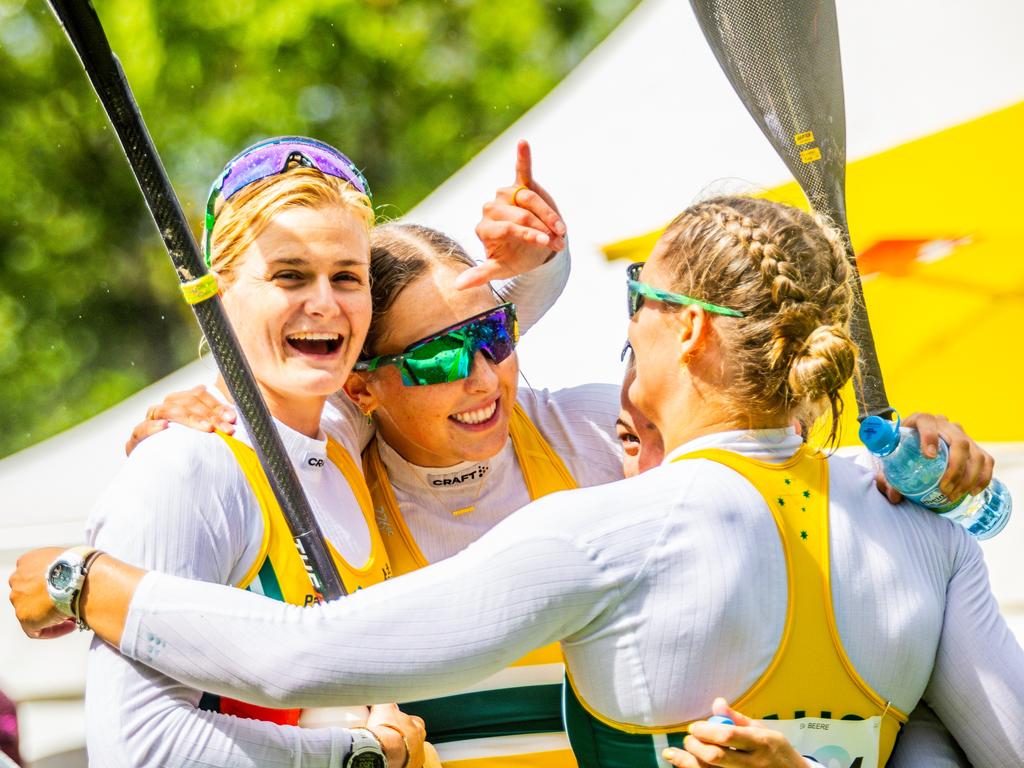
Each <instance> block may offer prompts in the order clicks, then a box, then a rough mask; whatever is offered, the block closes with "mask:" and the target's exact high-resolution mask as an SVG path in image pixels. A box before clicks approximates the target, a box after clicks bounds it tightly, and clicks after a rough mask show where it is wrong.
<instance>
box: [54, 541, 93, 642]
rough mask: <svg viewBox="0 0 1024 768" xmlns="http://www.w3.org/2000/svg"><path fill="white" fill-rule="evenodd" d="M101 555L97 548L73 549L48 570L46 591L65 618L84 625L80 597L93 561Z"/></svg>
mask: <svg viewBox="0 0 1024 768" xmlns="http://www.w3.org/2000/svg"><path fill="white" fill-rule="evenodd" d="M99 554H100V551H99V550H98V549H96V548H95V547H72V548H71V549H68V550H65V551H64V552H62V553H61V554H60V555H59V556H58V557H57V559H56V560H54V561H53V562H52V563H50V567H49V568H47V569H46V591H47V592H48V593H49V595H50V599H51V600H52V601H53V604H54V606H56V608H57V610H58V611H60V612H61V613H62V614H64V615H65V616H67V617H69V618H72V619H75V620H76V621H77V622H78V625H79V627H84V626H85V625H84V623H83V622H82V620H81V619H80V618H79V616H78V595H79V593H80V592H81V591H82V585H83V584H85V576H86V574H87V573H88V572H89V566H90V565H92V561H93V560H94V559H96V557H97V556H98V555H99Z"/></svg>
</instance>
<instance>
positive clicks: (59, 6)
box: [48, 0, 345, 600]
mask: <svg viewBox="0 0 1024 768" xmlns="http://www.w3.org/2000/svg"><path fill="white" fill-rule="evenodd" d="M48 2H49V4H50V8H51V9H52V10H53V13H54V14H55V15H56V17H57V19H58V20H59V21H60V23H61V26H63V27H64V31H65V32H66V33H67V36H68V39H69V40H70V41H71V45H72V46H73V47H74V49H75V52H76V53H77V54H78V57H79V58H80V59H81V60H82V66H83V67H84V68H85V72H86V74H87V75H88V76H89V80H90V81H91V82H92V85H93V88H95V89H96V95H97V96H99V99H100V103H101V104H102V105H103V109H104V110H105V111H106V113H107V117H108V118H110V123H111V125H113V126H114V131H115V132H116V133H117V137H118V139H119V140H120V142H121V147H122V148H123V149H124V152H125V155H127V157H128V162H129V164H130V165H131V167H132V171H133V172H134V174H135V180H136V181H137V182H138V183H139V188H140V189H141V190H142V195H143V197H145V198H146V205H147V206H148V208H149V212H150V213H151V214H152V215H153V221H154V222H156V226H157V229H158V230H159V231H160V236H161V237H162V238H163V241H164V246H165V247H166V248H167V253H168V255H169V256H170V257H171V262H172V263H173V264H174V269H175V271H176V272H177V274H178V278H179V279H180V280H181V284H182V292H183V293H184V295H185V299H186V301H188V302H189V304H191V305H192V309H193V310H194V311H195V314H196V319H197V320H198V321H199V327H200V328H201V329H202V331H203V334H204V335H205V336H206V340H207V341H208V342H209V344H210V350H211V351H212V352H213V357H214V359H215V360H216V361H217V366H218V367H219V368H220V371H221V374H222V375H223V376H224V381H225V382H226V383H227V387H228V390H229V391H230V392H231V396H232V397H233V398H234V401H235V404H236V405H237V406H238V410H239V411H240V412H241V414H242V418H244V419H245V423H246V427H247V429H248V431H249V434H250V435H251V437H252V441H253V446H254V447H255V449H256V453H257V455H258V456H259V459H260V462H261V463H262V464H263V468H264V471H265V472H266V473H267V478H268V479H269V480H270V485H271V487H272V488H273V489H274V496H275V497H276V498H277V501H278V503H279V504H280V505H281V510H282V511H283V512H284V516H285V519H286V520H287V521H288V527H289V528H290V529H291V534H292V537H293V538H294V540H295V548H296V549H297V550H298V551H299V554H300V555H301V557H302V561H303V563H304V564H305V566H306V572H307V573H308V574H309V580H310V582H311V583H312V585H313V588H314V589H315V590H316V591H317V592H318V593H319V594H320V595H321V596H322V597H324V598H326V599H328V600H334V599H336V598H338V597H342V596H343V595H345V587H344V585H343V584H342V582H341V577H340V576H339V575H338V571H337V569H336V568H335V566H334V561H333V560H332V559H331V556H330V553H329V552H328V550H327V545H326V544H325V543H324V538H323V534H322V533H321V532H320V528H319V526H318V525H317V523H316V519H315V518H314V517H313V512H312V510H311V509H310V507H309V502H308V500H307V499H306V496H305V494H304V493H303V491H302V486H301V485H299V480H298V477H297V476H296V475H295V469H294V467H292V464H291V461H289V459H288V455H287V454H286V453H285V450H284V446H283V445H282V444H281V438H280V436H279V435H278V433H277V429H275V427H274V423H273V420H272V419H271V417H270V412H269V411H268V410H267V405H266V403H264V402H263V396H262V395H261V394H260V391H259V389H258V388H257V386H256V381H255V380H254V379H253V376H252V371H251V370H250V369H249V364H248V363H247V362H246V359H245V356H244V355H243V353H242V349H241V347H240V346H239V345H238V339H237V338H236V337H235V333H234V331H233V330H232V328H231V324H230V323H229V322H228V319H227V316H226V315H225V314H224V308H223V306H222V305H221V301H220V297H219V296H218V295H217V290H216V283H215V282H213V276H212V275H210V274H209V273H208V272H207V270H206V265H205V263H204V261H203V258H202V255H201V254H200V251H199V247H198V245H197V244H196V241H195V239H194V238H193V237H192V232H191V230H190V229H189V226H188V222H187V221H186V219H185V214H184V213H183V212H182V209H181V204H180V203H179V202H178V198H177V196H176V195H175V194H174V189H173V188H172V187H171V182H170V180H169V179H168V178H167V172H166V171H165V170H164V167H163V164H162V163H161V162H160V156H159V155H158V154H157V151H156V147H155V146H154V145H153V140H152V138H150V135H149V131H148V130H146V125H145V123H144V122H143V120H142V115H141V114H140V112H139V108H138V105H136V103H135V97H134V96H133V95H132V92H131V88H130V87H129V86H128V80H127V79H126V78H125V75H124V71H123V70H122V69H121V63H120V62H119V61H118V59H117V56H115V55H114V52H113V51H112V50H111V49H110V44H109V43H108V42H107V36H106V34H104V32H103V26H102V25H101V24H100V20H99V17H98V16H97V15H96V11H95V10H94V9H93V7H92V3H91V2H89V0H48Z"/></svg>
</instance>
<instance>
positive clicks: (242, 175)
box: [203, 136, 372, 266]
mask: <svg viewBox="0 0 1024 768" xmlns="http://www.w3.org/2000/svg"><path fill="white" fill-rule="evenodd" d="M292 163H298V165H300V166H303V167H305V168H315V169H316V170H318V171H320V172H321V173H323V174H325V175H327V176H334V177H335V178H338V179H341V180H342V181H347V182H348V183H349V184H351V185H352V186H353V187H355V189H356V190H358V191H359V192H362V193H363V194H364V195H366V196H367V197H369V198H371V199H372V196H371V194H370V185H369V184H367V183H366V178H365V177H364V176H363V174H362V173H360V172H359V169H358V168H356V166H355V165H354V164H353V162H352V161H351V160H349V159H348V158H347V157H345V155H343V154H342V153H341V152H339V151H338V150H336V149H335V148H334V147H332V146H331V145H330V144H325V143H324V142H322V141H317V140H316V139H307V138H305V137H303V136H280V137H278V138H276V139H267V140H266V141H261V142H259V143H258V144H253V145H252V146H251V147H249V148H248V149H244V150H242V151H241V152H240V153H238V154H237V155H235V157H234V158H232V159H231V160H230V161H229V162H228V164H227V165H226V166H224V170H223V171H222V172H221V174H220V176H218V177H217V179H216V180H215V181H214V182H213V185H212V186H211V187H210V195H209V197H208V198H207V200H206V221H205V230H206V237H205V241H204V245H203V252H204V255H205V256H206V266H210V257H211V254H210V243H211V242H212V240H213V225H214V224H215V223H216V221H217V216H216V214H215V213H214V207H215V205H216V203H217V199H218V198H220V199H222V200H230V199H231V198H232V197H233V196H234V195H235V194H236V193H237V192H239V191H240V190H242V189H244V188H245V187H247V186H249V185H250V184H254V183H255V182H257V181H260V180H261V179H266V178H268V177H270V176H276V175H277V174H279V173H284V172H285V171H287V170H288V168H289V167H290V165H291V164H292Z"/></svg>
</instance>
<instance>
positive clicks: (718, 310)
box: [626, 261, 743, 318]
mask: <svg viewBox="0 0 1024 768" xmlns="http://www.w3.org/2000/svg"><path fill="white" fill-rule="evenodd" d="M643 268H644V263H643V262H642V261H638V262H636V263H635V264H630V265H629V266H628V267H626V278H627V279H626V301H627V302H628V309H629V316H630V318H632V317H633V315H635V314H636V313H637V312H639V311H640V307H642V306H643V305H644V299H653V300H654V301H662V302H665V303H666V304H677V305H679V306H684V307H685V306H689V305H691V304H692V305H694V306H697V307H701V308H702V309H704V310H705V311H707V312H713V313H714V314H716V315H726V316H728V317H743V313H742V312H740V311H739V310H735V309H729V308H728V307H720V306H718V305H717V304H710V303H708V302H706V301H701V300H700V299H695V298H693V297H692V296H684V295H683V294H681V293H672V291H665V290H662V289H661V288H655V287H654V286H653V285H648V284H647V283H641V282H640V280H639V277H640V270H642V269H643Z"/></svg>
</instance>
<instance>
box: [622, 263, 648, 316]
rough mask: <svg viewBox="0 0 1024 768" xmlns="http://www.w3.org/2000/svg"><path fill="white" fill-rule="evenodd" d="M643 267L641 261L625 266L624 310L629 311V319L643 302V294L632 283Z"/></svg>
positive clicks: (636, 279)
mask: <svg viewBox="0 0 1024 768" xmlns="http://www.w3.org/2000/svg"><path fill="white" fill-rule="evenodd" d="M643 268H644V265H643V263H641V262H637V263H636V264H630V265H629V266H628V267H626V311H627V312H629V317H630V318H631V319H632V317H633V315H635V314H636V313H637V312H639V311H640V307H642V306H643V303H644V297H643V295H642V294H641V293H640V291H639V290H637V288H636V286H634V285H633V283H634V282H636V281H638V280H639V279H640V270H642V269H643Z"/></svg>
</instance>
